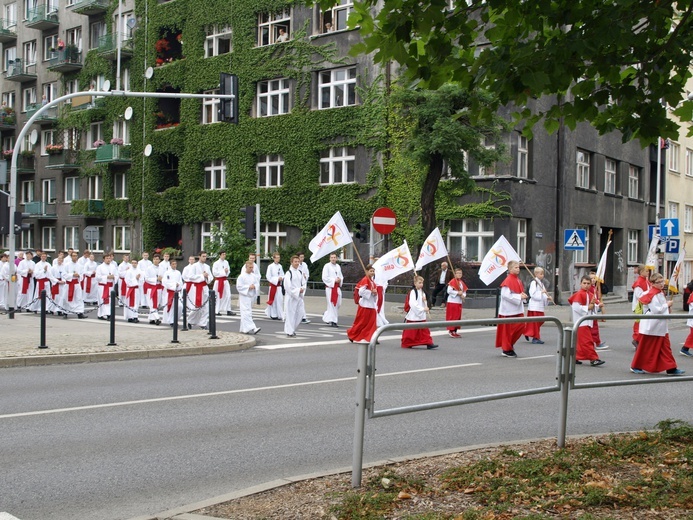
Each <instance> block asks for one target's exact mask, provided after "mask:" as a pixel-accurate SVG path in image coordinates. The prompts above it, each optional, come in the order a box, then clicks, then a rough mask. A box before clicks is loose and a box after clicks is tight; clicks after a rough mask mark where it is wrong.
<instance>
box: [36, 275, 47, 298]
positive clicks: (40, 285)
mask: <svg viewBox="0 0 693 520" xmlns="http://www.w3.org/2000/svg"><path fill="white" fill-rule="evenodd" d="M36 283H37V284H38V293H37V294H38V296H41V291H43V290H44V289H45V288H46V284H47V283H50V280H49V279H48V278H36ZM46 293H48V291H46Z"/></svg>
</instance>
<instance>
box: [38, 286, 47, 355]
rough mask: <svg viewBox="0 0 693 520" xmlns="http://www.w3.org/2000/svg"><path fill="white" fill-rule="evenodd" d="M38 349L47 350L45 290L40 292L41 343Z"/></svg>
mask: <svg viewBox="0 0 693 520" xmlns="http://www.w3.org/2000/svg"><path fill="white" fill-rule="evenodd" d="M38 348H48V345H46V290H45V289H44V290H43V291H41V341H40V342H39V346H38Z"/></svg>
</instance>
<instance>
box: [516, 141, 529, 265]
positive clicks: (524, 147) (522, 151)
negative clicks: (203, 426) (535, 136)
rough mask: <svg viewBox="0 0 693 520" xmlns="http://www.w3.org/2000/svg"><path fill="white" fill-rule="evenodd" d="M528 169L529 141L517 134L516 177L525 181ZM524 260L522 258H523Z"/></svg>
mask: <svg viewBox="0 0 693 520" xmlns="http://www.w3.org/2000/svg"><path fill="white" fill-rule="evenodd" d="M528 168H529V141H528V140H527V138H526V137H525V136H524V135H522V134H520V133H518V134H517V176H518V177H520V178H522V179H526V178H527V176H528ZM523 258H524V257H523Z"/></svg>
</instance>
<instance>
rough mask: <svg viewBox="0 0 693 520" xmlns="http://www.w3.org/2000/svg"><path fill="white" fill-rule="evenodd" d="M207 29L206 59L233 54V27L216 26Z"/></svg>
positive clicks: (209, 26)
mask: <svg viewBox="0 0 693 520" xmlns="http://www.w3.org/2000/svg"><path fill="white" fill-rule="evenodd" d="M205 29H206V32H207V37H206V39H205V58H211V57H212V56H219V55H220V54H228V53H229V52H231V27H229V26H228V25H217V24H214V25H208V26H207V27H206V28H205Z"/></svg>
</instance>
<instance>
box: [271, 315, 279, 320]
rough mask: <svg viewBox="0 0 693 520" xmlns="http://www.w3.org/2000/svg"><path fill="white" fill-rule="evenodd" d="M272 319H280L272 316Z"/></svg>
mask: <svg viewBox="0 0 693 520" xmlns="http://www.w3.org/2000/svg"><path fill="white" fill-rule="evenodd" d="M271 319H273V320H278V319H279V317H276V318H275V317H274V316H272V318H271Z"/></svg>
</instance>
